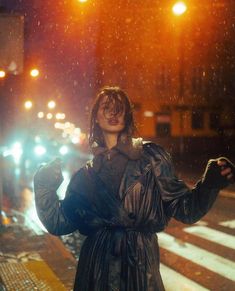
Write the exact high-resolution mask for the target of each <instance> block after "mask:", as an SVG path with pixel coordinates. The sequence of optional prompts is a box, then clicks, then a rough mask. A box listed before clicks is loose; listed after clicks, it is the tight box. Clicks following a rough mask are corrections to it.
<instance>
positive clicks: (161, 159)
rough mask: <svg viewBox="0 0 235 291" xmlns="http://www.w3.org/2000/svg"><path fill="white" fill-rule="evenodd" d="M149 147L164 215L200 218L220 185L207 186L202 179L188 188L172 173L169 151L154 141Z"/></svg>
mask: <svg viewBox="0 0 235 291" xmlns="http://www.w3.org/2000/svg"><path fill="white" fill-rule="evenodd" d="M148 147H149V149H150V150H151V153H152V154H151V162H152V166H153V172H154V175H155V178H156V183H157V186H158V188H159V192H160V195H161V197H162V200H163V203H164V209H165V212H166V215H167V216H168V217H174V218H175V219H176V220H179V221H181V222H183V223H189V224H191V223H195V222H197V221H198V220H200V219H201V218H202V217H203V216H204V215H205V214H206V213H207V212H208V211H209V210H210V209H211V207H212V205H213V203H214V202H215V200H216V197H217V195H218V193H219V189H218V188H211V189H209V188H207V187H205V186H204V185H203V183H202V181H201V180H200V181H198V182H197V184H196V185H195V187H193V188H192V189H190V188H189V187H188V186H187V185H186V184H185V183H184V182H183V181H182V180H180V179H178V178H177V176H176V175H175V171H174V168H173V165H172V161H171V157H170V155H169V154H168V153H167V152H166V151H165V150H164V149H163V148H162V147H160V146H158V145H156V144H150V145H148Z"/></svg>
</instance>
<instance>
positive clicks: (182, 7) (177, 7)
mask: <svg viewBox="0 0 235 291" xmlns="http://www.w3.org/2000/svg"><path fill="white" fill-rule="evenodd" d="M186 11H187V5H186V4H185V3H184V2H183V1H178V2H176V3H175V4H174V5H173V6H172V12H173V14H174V15H175V16H177V17H182V15H183V14H185V12H186ZM184 59H185V57H184V31H183V26H182V25H180V26H179V85H178V98H179V100H180V99H181V101H182V102H184V100H183V98H184V77H185V76H184ZM183 107H184V106H182V105H179V111H180V145H179V147H180V148H179V151H180V154H181V155H182V154H183V152H184V136H183V129H184V126H183Z"/></svg>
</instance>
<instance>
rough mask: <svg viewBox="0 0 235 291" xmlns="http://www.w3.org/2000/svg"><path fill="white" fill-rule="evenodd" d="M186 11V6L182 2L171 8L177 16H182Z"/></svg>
mask: <svg viewBox="0 0 235 291" xmlns="http://www.w3.org/2000/svg"><path fill="white" fill-rule="evenodd" d="M186 10H187V6H186V4H185V3H184V2H183V1H179V2H176V3H175V4H174V5H173V7H172V11H173V13H174V14H175V15H177V16H180V15H182V14H184V13H185V12H186Z"/></svg>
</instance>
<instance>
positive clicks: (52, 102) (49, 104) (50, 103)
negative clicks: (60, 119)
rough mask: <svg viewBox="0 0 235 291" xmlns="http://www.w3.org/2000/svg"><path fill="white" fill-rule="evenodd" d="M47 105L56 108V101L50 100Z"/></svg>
mask: <svg viewBox="0 0 235 291" xmlns="http://www.w3.org/2000/svg"><path fill="white" fill-rule="evenodd" d="M47 107H48V108H50V109H54V108H55V107H56V103H55V101H53V100H51V101H49V102H48V104H47Z"/></svg>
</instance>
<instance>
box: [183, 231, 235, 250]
mask: <svg viewBox="0 0 235 291" xmlns="http://www.w3.org/2000/svg"><path fill="white" fill-rule="evenodd" d="M184 231H185V232H187V233H190V234H193V235H196V236H199V237H202V238H204V239H206V240H209V241H212V242H215V243H217V244H220V245H222V246H225V247H228V248H231V249H234V250H235V237H234V236H232V235H230V234H227V233H224V232H222V231H218V230H215V229H212V228H210V227H207V226H191V227H185V228H184Z"/></svg>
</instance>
